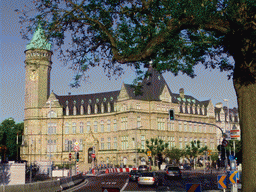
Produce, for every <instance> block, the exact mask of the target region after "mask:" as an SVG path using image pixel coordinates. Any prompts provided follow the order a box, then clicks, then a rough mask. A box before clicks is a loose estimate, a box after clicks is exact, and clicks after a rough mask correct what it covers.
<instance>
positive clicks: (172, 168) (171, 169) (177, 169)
mask: <svg viewBox="0 0 256 192" xmlns="http://www.w3.org/2000/svg"><path fill="white" fill-rule="evenodd" d="M168 170H169V171H179V170H180V169H179V168H178V167H168Z"/></svg>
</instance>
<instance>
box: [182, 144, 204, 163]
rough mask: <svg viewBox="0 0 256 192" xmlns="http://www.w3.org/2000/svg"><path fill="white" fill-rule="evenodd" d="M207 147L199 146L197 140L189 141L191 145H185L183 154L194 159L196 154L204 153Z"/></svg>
mask: <svg viewBox="0 0 256 192" xmlns="http://www.w3.org/2000/svg"><path fill="white" fill-rule="evenodd" d="M207 149H208V147H207V146H204V147H201V145H200V141H199V140H197V141H191V146H188V145H187V146H186V149H185V155H186V156H189V157H190V158H193V159H195V158H196V157H197V156H198V155H201V154H204V152H205V151H207Z"/></svg>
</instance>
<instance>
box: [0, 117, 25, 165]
mask: <svg viewBox="0 0 256 192" xmlns="http://www.w3.org/2000/svg"><path fill="white" fill-rule="evenodd" d="M23 129H24V123H23V122H22V123H17V124H16V123H15V121H14V120H13V119H12V118H9V119H5V120H4V121H2V122H1V124H0V133H1V134H0V146H6V147H7V154H6V157H8V159H9V160H16V157H17V147H18V146H20V145H21V142H22V141H21V139H22V136H21V134H22V133H23ZM17 133H18V135H19V136H18V139H19V143H18V145H17V143H16V142H17ZM1 155H2V156H3V154H1Z"/></svg>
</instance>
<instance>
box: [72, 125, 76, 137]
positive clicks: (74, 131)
mask: <svg viewBox="0 0 256 192" xmlns="http://www.w3.org/2000/svg"><path fill="white" fill-rule="evenodd" d="M72 133H73V134H76V123H72Z"/></svg>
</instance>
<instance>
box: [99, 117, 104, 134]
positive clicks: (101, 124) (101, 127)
mask: <svg viewBox="0 0 256 192" xmlns="http://www.w3.org/2000/svg"><path fill="white" fill-rule="evenodd" d="M100 131H101V132H102V133H103V132H104V121H103V120H101V121H100Z"/></svg>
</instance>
